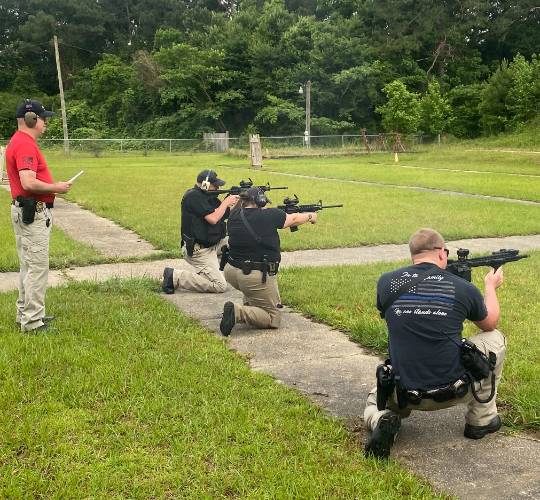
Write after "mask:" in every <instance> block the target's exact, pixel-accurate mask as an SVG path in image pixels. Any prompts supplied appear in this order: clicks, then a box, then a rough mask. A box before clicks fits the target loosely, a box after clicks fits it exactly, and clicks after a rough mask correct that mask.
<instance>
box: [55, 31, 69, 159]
mask: <svg viewBox="0 0 540 500" xmlns="http://www.w3.org/2000/svg"><path fill="white" fill-rule="evenodd" d="M54 55H55V56H56V72H57V73H58V89H59V90H60V106H61V107H62V125H63V126H64V154H65V155H66V156H68V155H69V138H68V128H67V116H66V101H65V100H64V84H63V83H62V69H61V68H60V53H59V52H58V38H57V37H56V35H54Z"/></svg>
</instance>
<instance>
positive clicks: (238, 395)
mask: <svg viewBox="0 0 540 500" xmlns="http://www.w3.org/2000/svg"><path fill="white" fill-rule="evenodd" d="M153 286H155V284H153V283H151V282H145V281H129V282H117V281H111V282H108V283H105V284H101V285H97V284H88V283H86V284H74V285H71V286H69V287H64V288H55V289H51V290H50V291H49V292H48V306H49V308H48V310H49V311H50V312H51V313H54V314H56V315H57V316H58V319H57V321H56V322H55V325H56V326H57V327H58V328H59V330H60V332H59V333H56V334H46V335H40V336H31V335H23V334H21V333H20V332H18V331H17V330H16V329H15V327H14V325H13V320H14V304H13V303H14V301H15V294H13V293H9V294H1V295H0V311H1V314H0V332H1V333H0V338H1V344H2V349H1V350H0V378H1V382H2V383H1V384H0V426H1V428H2V439H1V440H0V496H1V497H2V498H23V497H24V498H67V497H73V496H74V495H75V496H77V497H80V498H225V497H235V498H236V497H241V498H395V499H398V498H435V497H437V495H436V494H435V493H434V492H433V490H431V488H430V487H429V486H427V485H426V484H425V483H423V482H421V481H419V480H418V479H416V478H415V477H413V476H411V475H410V474H409V473H407V472H405V471H404V470H403V469H401V468H400V467H398V466H397V465H396V464H395V463H393V462H390V463H379V462H377V461H375V460H365V459H364V458H363V455H362V450H361V443H359V442H358V441H357V440H356V439H355V438H354V437H353V436H351V435H350V434H349V433H348V432H347V431H346V430H345V429H344V428H343V426H342V425H341V424H339V423H338V422H336V421H333V420H331V419H329V418H327V417H325V416H324V415H323V413H322V411H321V410H319V409H317V408H316V407H314V406H313V405H311V404H310V403H308V401H306V400H305V399H304V398H302V397H301V396H299V395H298V394H297V393H296V392H295V391H293V390H290V389H288V388H286V387H284V386H282V385H279V384H276V383H275V382H274V381H273V379H272V378H270V377H268V376H265V375H262V374H259V373H256V372H252V371H251V370H250V369H249V367H248V366H247V363H246V362H245V360H243V359H242V358H241V357H239V356H238V355H237V354H235V353H233V352H231V351H229V349H227V347H226V346H225V345H224V344H223V341H222V340H221V339H219V338H217V337H214V336H212V335H211V334H210V333H208V332H207V331H206V330H204V329H202V328H201V327H200V326H198V325H197V323H195V322H193V321H191V320H189V319H187V318H186V317H184V316H182V315H180V314H179V313H178V312H177V311H176V310H175V309H174V308H173V307H172V306H171V305H170V304H167V303H166V302H164V301H162V300H161V299H160V298H159V297H158V295H157V294H156V293H154V292H153V291H152V290H151V288H152V287H153Z"/></svg>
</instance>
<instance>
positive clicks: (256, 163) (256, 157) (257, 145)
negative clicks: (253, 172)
mask: <svg viewBox="0 0 540 500" xmlns="http://www.w3.org/2000/svg"><path fill="white" fill-rule="evenodd" d="M249 155H250V158H251V167H252V168H262V150H261V138H260V136H259V134H250V136H249Z"/></svg>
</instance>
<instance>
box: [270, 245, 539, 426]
mask: <svg viewBox="0 0 540 500" xmlns="http://www.w3.org/2000/svg"><path fill="white" fill-rule="evenodd" d="M405 264H406V263H396V264H379V265H369V266H368V265H365V266H341V267H328V268H312V269H309V268H302V269H300V268H296V269H285V270H283V271H282V273H280V274H281V276H280V289H281V296H282V299H283V302H284V303H285V304H287V305H292V306H293V307H295V308H297V309H298V310H300V311H301V312H302V313H303V314H305V315H307V316H310V317H313V318H315V319H317V320H319V321H322V322H325V323H328V324H329V325H331V326H334V327H336V328H339V329H343V330H346V331H347V332H349V335H350V336H351V338H352V339H353V340H355V341H356V342H359V343H360V344H362V345H364V346H367V347H370V348H372V349H374V350H375V351H377V352H379V353H384V352H386V349H387V344H386V342H387V332H386V325H385V323H384V321H383V320H381V319H380V317H379V314H378V311H377V310H376V308H375V297H376V283H377V280H378V278H379V276H380V275H381V273H383V272H386V271H389V270H391V269H396V268H397V267H399V266H400V265H405ZM486 272H487V269H486V268H479V269H475V270H474V271H473V274H474V278H475V281H476V285H477V286H478V287H479V288H480V289H481V290H483V281H482V280H483V276H484V274H485V273H486ZM538 274H540V253H538V252H536V253H533V254H532V255H531V257H530V258H529V259H526V260H521V261H519V262H518V263H512V264H508V265H506V266H505V283H504V284H503V286H502V288H501V289H500V290H499V292H498V296H499V299H500V303H501V311H502V314H501V321H500V324H499V328H500V329H501V330H502V331H503V332H504V334H505V335H506V336H507V338H508V352H507V357H506V364H505V368H504V373H503V380H502V384H501V388H500V392H499V399H500V400H502V401H504V403H505V405H504V408H505V412H506V413H505V422H506V423H507V424H509V425H517V426H521V427H529V428H533V429H536V430H538V429H540V386H539V385H538V380H540V363H539V360H540V328H539V326H538V322H537V318H538V317H539V316H540V284H539V283H538V279H537V276H538ZM322 283H324V286H321V284H322ZM475 328H476V327H475V326H474V325H473V324H472V323H470V324H468V328H467V330H466V331H467V332H468V333H469V334H470V333H473V332H474V331H475Z"/></svg>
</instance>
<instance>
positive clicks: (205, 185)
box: [201, 170, 210, 191]
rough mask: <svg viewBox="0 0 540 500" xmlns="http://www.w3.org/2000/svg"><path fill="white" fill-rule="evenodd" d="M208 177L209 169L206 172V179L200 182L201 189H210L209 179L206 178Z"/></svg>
mask: <svg viewBox="0 0 540 500" xmlns="http://www.w3.org/2000/svg"><path fill="white" fill-rule="evenodd" d="M209 178H210V170H209V171H208V173H207V174H206V179H204V181H202V182H201V189H202V190H204V191H208V190H209V189H210V181H209V180H208V179H209Z"/></svg>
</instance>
